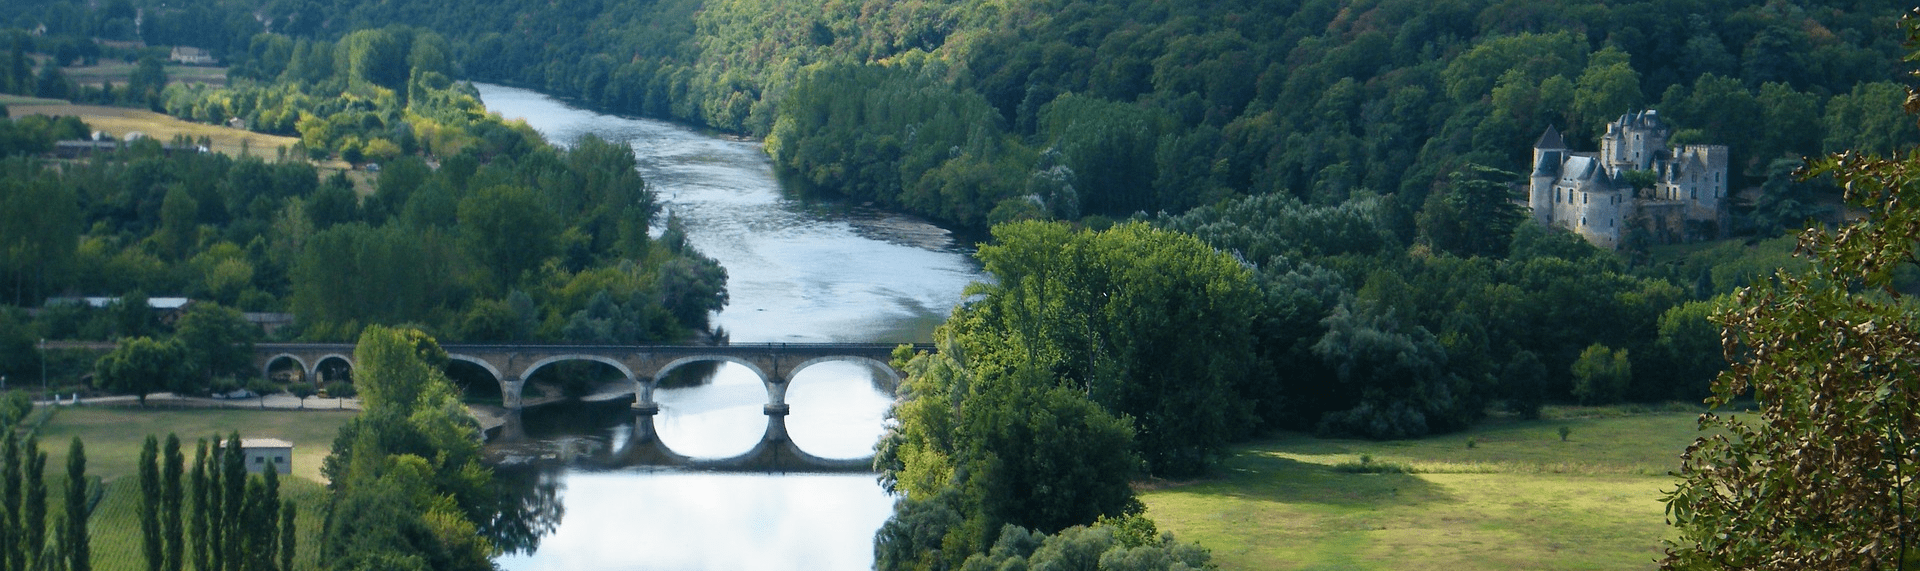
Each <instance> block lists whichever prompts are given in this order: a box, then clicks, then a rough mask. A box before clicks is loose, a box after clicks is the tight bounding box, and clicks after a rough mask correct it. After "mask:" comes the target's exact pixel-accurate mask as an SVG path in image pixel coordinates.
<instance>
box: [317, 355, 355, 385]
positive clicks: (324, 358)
mask: <svg viewBox="0 0 1920 571" xmlns="http://www.w3.org/2000/svg"><path fill="white" fill-rule="evenodd" d="M331 361H339V362H341V363H346V365H347V375H348V378H349V379H351V378H352V375H353V370H354V369H358V368H360V366H359V365H357V364H355V363H354V362H353V356H352V355H348V354H344V353H326V354H323V355H320V356H319V357H317V358H315V359H314V360H313V368H311V369H308V370H307V371H308V372H310V373H312V374H313V378H312V379H310V380H312V381H313V382H320V381H323V380H326V379H323V378H321V377H322V375H323V374H324V373H323V372H322V369H323V368H325V367H326V366H327V363H328V362H331Z"/></svg>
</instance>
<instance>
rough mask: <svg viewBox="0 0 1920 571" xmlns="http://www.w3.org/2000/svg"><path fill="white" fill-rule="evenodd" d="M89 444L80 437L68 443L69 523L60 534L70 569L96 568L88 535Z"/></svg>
mask: <svg viewBox="0 0 1920 571" xmlns="http://www.w3.org/2000/svg"><path fill="white" fill-rule="evenodd" d="M89 515H91V514H89V513H88V512H87V447H86V445H85V444H81V443H80V437H78V436H76V437H74V438H73V444H71V445H69V446H68V447H67V510H66V527H65V529H63V530H62V533H61V534H60V540H61V541H62V542H63V543H64V545H62V549H61V551H62V552H64V553H65V554H66V556H67V571H93V553H92V546H90V545H89V543H91V542H92V539H91V537H89V536H88V535H87V518H88V516H89Z"/></svg>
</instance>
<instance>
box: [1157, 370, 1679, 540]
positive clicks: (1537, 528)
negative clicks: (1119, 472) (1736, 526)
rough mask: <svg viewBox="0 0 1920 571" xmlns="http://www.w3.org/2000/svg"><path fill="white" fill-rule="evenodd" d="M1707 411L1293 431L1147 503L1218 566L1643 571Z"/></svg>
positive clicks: (1583, 413) (1588, 413) (1596, 412)
mask: <svg viewBox="0 0 1920 571" xmlns="http://www.w3.org/2000/svg"><path fill="white" fill-rule="evenodd" d="M1698 415H1699V411H1673V410H1662V411H1646V412H1635V411H1631V410H1623V409H1617V408H1604V409H1579V408H1567V409H1555V410H1549V415H1548V418H1546V419H1542V420H1535V421H1518V420H1511V421H1499V420H1496V421H1489V422H1487V423H1485V424H1483V425H1482V426H1480V427H1477V428H1475V429H1473V430H1470V431H1467V432H1463V433H1456V434H1448V435H1444V436H1436V437H1432V438H1423V439H1418V440H1404V441H1388V442H1376V441H1366V440H1340V439H1318V438H1313V437H1310V436H1306V435H1300V434H1284V435H1278V436H1275V437H1272V438H1269V439H1265V440H1261V441H1257V442H1252V443H1248V444H1245V445H1242V446H1240V447H1238V448H1236V449H1235V450H1234V452H1233V455H1232V456H1231V457H1230V458H1229V459H1228V460H1227V461H1226V462H1225V464H1224V465H1223V466H1222V467H1221V469H1220V472H1219V474H1220V475H1219V476H1217V477H1215V478H1213V479H1208V480H1202V481H1195V482H1182V483H1175V484H1163V485H1158V486H1155V487H1154V489H1151V490H1147V491H1145V492H1144V493H1142V494H1141V498H1140V499H1141V501H1142V502H1144V503H1145V504H1146V505H1147V515H1148V516H1150V517H1152V518H1153V519H1154V520H1155V521H1156V522H1158V523H1159V524H1160V529H1162V530H1165V531H1171V532H1173V533H1174V534H1175V535H1176V536H1177V537H1178V538H1179V539H1181V540H1183V541H1195V542H1198V543H1200V544H1201V545H1203V546H1205V547H1207V548H1208V549H1211V550H1213V555H1214V561H1215V562H1217V563H1219V564H1220V567H1221V568H1222V569H1248V570H1251V569H1322V568H1339V569H1423V568H1425V569H1461V570H1474V569H1487V570H1496V569H1540V568H1557V569H1647V568H1651V567H1653V565H1654V561H1655V560H1657V559H1658V558H1660V557H1661V555H1662V552H1661V541H1662V540H1664V539H1668V538H1671V537H1673V532H1672V528H1670V527H1668V526H1667V525H1666V520H1665V511H1664V504H1662V503H1661V492H1662V491H1663V490H1666V489H1670V488H1672V487H1673V482H1674V480H1673V478H1672V477H1671V476H1669V475H1667V472H1668V471H1670V470H1673V469H1675V468H1677V467H1678V465H1679V459H1678V458H1679V454H1680V453H1681V452H1682V451H1683V450H1685V448H1686V446H1687V445H1688V444H1691V443H1692V442H1693V439H1694V438H1695V437H1696V436H1699V435H1700V433H1699V432H1698V431H1697V430H1695V420H1696V418H1697V417H1698ZM1561 427H1566V428H1567V429H1568V430H1569V433H1568V435H1567V437H1566V439H1564V440H1562V439H1561V437H1560V435H1559V429H1560V428H1561ZM1363 462H1364V463H1365V464H1366V465H1370V467H1367V468H1361V467H1360V466H1361V465H1362V463H1363Z"/></svg>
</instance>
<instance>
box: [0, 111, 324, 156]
mask: <svg viewBox="0 0 1920 571" xmlns="http://www.w3.org/2000/svg"><path fill="white" fill-rule="evenodd" d="M0 103H4V102H0ZM5 105H6V106H7V111H8V113H9V114H11V115H13V116H14V117H22V116H26V115H48V116H68V115H71V116H76V117H79V118H80V120H81V121H85V122H86V123H87V125H89V126H91V127H93V128H94V130H97V131H106V132H108V133H112V134H113V136H114V137H116V138H124V137H125V136H126V135H127V133H131V132H134V131H139V132H142V133H146V134H147V136H148V137H153V138H154V139H156V140H159V141H160V142H162V143H165V142H168V141H171V140H173V137H174V136H175V135H186V136H188V137H192V138H193V139H194V140H196V141H197V140H200V138H201V137H207V138H209V139H211V140H212V141H213V145H212V150H213V151H214V152H216V153H223V154H227V155H231V156H240V150H241V148H242V147H245V148H246V149H248V151H247V152H248V153H251V154H252V155H254V156H258V157H264V158H266V159H267V160H270V161H271V160H273V159H274V157H275V156H277V153H278V151H277V150H276V149H278V148H280V147H289V148H291V147H292V146H293V144H294V142H296V141H299V139H296V138H293V137H282V136H279V135H268V134H265V133H254V132H251V131H243V130H240V129H234V128H231V127H226V126H223V125H208V124H205V123H194V122H192V121H182V120H180V119H176V118H173V117H170V116H167V115H164V114H160V113H154V112H152V111H148V110H145V109H131V108H127V107H107V106H103V105H72V104H68V103H65V102H58V101H56V102H53V103H45V102H36V103H5Z"/></svg>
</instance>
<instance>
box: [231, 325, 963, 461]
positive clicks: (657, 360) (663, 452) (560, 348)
mask: <svg viewBox="0 0 1920 571" xmlns="http://www.w3.org/2000/svg"><path fill="white" fill-rule="evenodd" d="M897 346H899V344H895V343H763V344H734V345H719V346H697V345H652V346H634V345H532V344H487V345H478V344H445V345H441V346H440V347H441V348H442V349H445V350H446V352H447V357H448V358H449V359H450V360H453V361H461V362H466V363H471V364H473V365H475V366H478V367H480V368H482V369H485V370H486V371H487V372H488V373H491V374H492V375H493V378H494V379H495V380H497V381H498V382H499V383H500V394H501V396H502V398H501V401H502V402H501V404H502V406H503V407H504V408H506V410H507V415H508V417H509V419H508V420H507V426H506V427H505V431H506V433H507V434H506V436H507V437H509V438H512V437H513V436H514V433H516V432H518V431H516V430H513V428H514V427H515V426H517V424H518V423H516V422H513V420H517V417H518V416H519V415H518V413H519V411H520V409H521V408H524V407H525V406H528V405H530V404H541V403H529V402H528V400H527V399H526V397H525V396H524V395H523V394H522V391H523V390H524V389H525V388H526V380H527V379H528V378H531V377H532V376H533V374H534V373H535V372H536V371H539V370H540V368H542V367H545V366H547V365H552V364H554V363H562V362H569V361H593V362H598V363H604V364H606V365H608V366H610V367H612V368H614V369H615V370H618V371H619V372H620V374H621V375H623V376H624V377H625V381H626V382H628V383H631V386H632V387H633V388H632V391H633V394H634V395H635V396H634V403H633V413H634V423H633V434H632V436H631V437H630V438H628V439H627V443H626V445H625V446H623V447H622V450H616V451H613V452H614V463H616V464H619V465H669V466H690V467H696V468H706V469H737V470H756V471H757V470H839V471H855V470H870V469H871V463H872V460H871V458H855V459H845V460H840V459H828V458H820V457H816V456H813V455H811V454H807V453H806V452H805V451H802V450H800V449H799V448H798V447H796V446H794V445H793V442H792V441H791V440H790V439H788V438H787V426H786V416H787V412H788V406H787V403H786V393H787V385H788V383H787V381H788V380H789V379H791V378H793V375H795V374H797V373H799V372H800V371H802V370H805V369H806V368H807V367H811V366H813V365H816V364H819V363H824V362H829V361H851V362H856V363H863V364H867V365H870V366H871V368H873V369H875V370H877V371H880V372H881V373H883V374H882V375H881V378H879V379H877V380H878V381H879V382H880V383H881V384H882V385H883V386H882V387H881V388H882V389H884V390H885V391H886V392H888V393H892V392H893V391H894V390H895V389H896V388H897V387H898V386H899V383H900V381H901V372H900V371H898V370H896V369H894V368H893V366H892V365H891V363H890V362H889V361H890V360H891V359H892V354H893V349H894V348H895V347H897ZM915 349H917V350H923V351H930V350H933V347H932V345H915ZM254 352H255V363H256V364H257V365H258V366H259V367H260V370H261V373H262V374H263V375H264V374H267V372H268V371H269V370H270V369H271V367H272V366H273V365H274V364H275V363H278V362H279V361H281V360H283V359H286V360H291V361H293V362H294V363H295V364H296V365H297V366H298V367H299V368H300V371H301V372H302V373H304V374H306V375H307V376H308V378H315V376H316V375H317V374H318V373H319V371H320V369H321V367H322V366H323V365H325V364H328V363H331V362H334V361H336V360H337V361H339V362H341V363H343V364H344V365H345V366H346V367H347V368H349V369H351V368H352V367H353V366H354V363H353V345H352V344H349V343H259V344H255V345H254ZM716 361H717V362H728V363H735V364H738V365H741V366H743V367H746V368H747V369H749V370H752V371H753V372H754V374H756V375H759V377H760V380H761V383H762V384H763V385H765V387H766V390H767V402H766V405H765V406H764V407H763V410H764V411H765V412H766V415H767V428H766V432H765V434H764V435H763V436H762V438H761V441H760V443H759V444H758V445H756V446H754V448H753V449H752V450H750V451H748V452H747V453H745V454H742V455H740V456H736V457H733V458H719V459H698V458H689V457H687V456H684V455H680V454H678V453H675V452H673V451H672V450H670V449H668V448H667V447H666V446H665V445H664V444H662V443H661V442H660V440H659V438H658V435H657V434H655V432H654V424H653V417H654V416H655V415H657V414H659V412H660V405H659V404H658V403H656V402H655V401H654V399H653V392H654V389H655V388H656V387H657V385H658V382H659V380H660V379H663V378H665V377H666V376H667V375H668V374H669V373H671V372H673V370H675V369H678V368H680V367H683V366H687V365H691V364H695V363H703V362H716ZM552 400H557V399H546V402H551V401H552Z"/></svg>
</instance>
